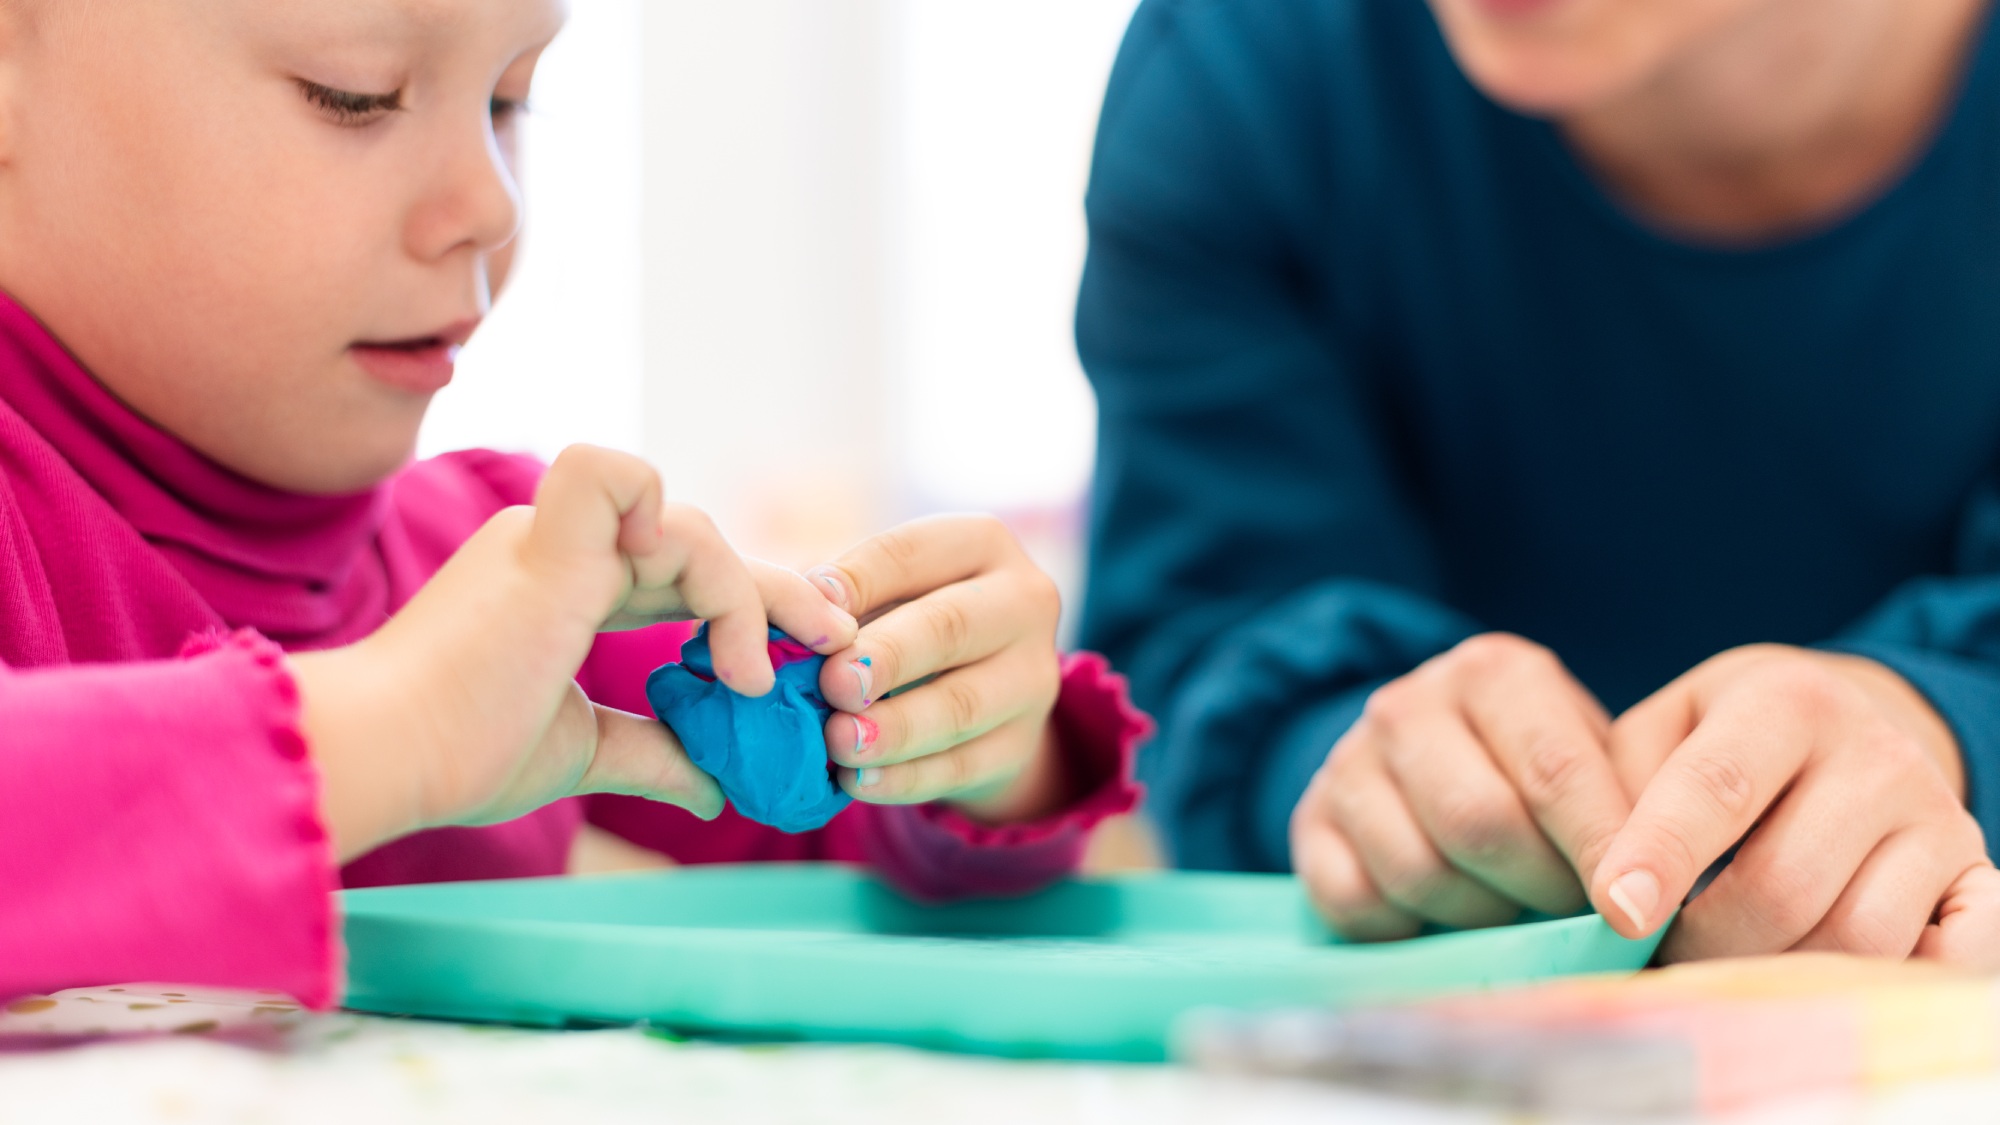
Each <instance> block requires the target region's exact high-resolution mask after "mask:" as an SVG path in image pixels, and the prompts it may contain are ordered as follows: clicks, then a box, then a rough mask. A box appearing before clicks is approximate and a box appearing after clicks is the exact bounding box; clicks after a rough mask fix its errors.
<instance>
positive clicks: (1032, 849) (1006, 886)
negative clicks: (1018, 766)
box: [858, 652, 1153, 900]
mask: <svg viewBox="0 0 2000 1125" xmlns="http://www.w3.org/2000/svg"><path fill="white" fill-rule="evenodd" d="M1051 721H1052V722H1053V723H1054V724H1055V733H1056V745H1057V747H1058V752H1059V753H1061V754H1062V757H1063V763H1064V765H1065V767H1066V769H1067V772H1068V774H1069V777H1070V791H1071V792H1072V793H1075V794H1077V796H1076V798H1075V800H1073V801H1071V802H1070V804H1069V806H1068V807H1067V808H1064V809H1062V810H1060V811H1058V812H1055V813H1052V814H1050V815H1048V816H1045V817H1043V818H1041V819H1039V820H1032V821H1026V822H1023V823H1019V824H1001V825H986V824H980V823H978V822H976V821H974V820H972V819H971V818H969V817H967V816H965V814H963V813H961V812H959V811H958V810H957V809H955V808H952V807H951V806H949V805H945V804H942V803H937V804H928V805H900V806H898V805H869V806H859V807H858V808H865V809H866V810H867V812H868V814H869V816H870V831H869V832H868V833H867V834H866V841H867V849H868V858H869V861H870V862H871V863H872V864H873V865H874V866H875V868H876V870H878V871H880V872H881V873H882V875H883V877H884V878H886V879H888V880H889V881H890V882H892V883H894V884H896V886H898V887H899V888H901V889H902V890H903V891H904V892H905V893H907V894H910V895H912V896H914V897H917V898H922V899H933V900H936V899H950V898H966V897H974V896H979V897H987V896H992V897H1001V896H1010V895H1022V894H1027V893H1029V892H1032V891H1036V890H1040V889H1041V888H1042V887H1045V886H1047V885H1048V884H1050V883H1052V882H1054V881H1056V880H1057V879H1060V878H1062V877H1064V876H1065V875H1069V874H1071V873H1073V872H1074V871H1075V870H1076V868H1077V865H1078V863H1080V862H1081V861H1082V859H1083V849H1084V845H1085V844H1087V843H1088V842H1089V840H1090V832H1091V830H1092V829H1093V828H1095V827H1097V825H1098V823H1099V822H1101V821H1103V820H1104V819H1105V818H1106V817H1109V816H1116V815H1118V814H1120V813H1126V812H1130V811H1132V809H1133V808H1134V807H1135V806H1137V805H1138V803H1139V797H1140V794H1141V792H1142V790H1141V788H1140V786H1139V783H1138V782H1137V781H1135V780H1133V777H1132V766H1133V760H1134V758H1135V757H1136V756H1137V753H1138V749H1139V746H1140V745H1141V744H1142V743H1144V742H1145V741H1146V739H1147V738H1149V737H1151V736H1152V733H1153V720H1152V719H1151V718H1149V717H1147V715H1146V714H1145V712H1143V711H1140V710H1139V709H1138V708H1137V707H1134V706H1133V705H1132V698H1131V694H1130V693H1129V692H1128V690H1127V689H1126V684H1125V677H1123V676H1121V675H1119V674H1118V673H1116V672H1113V671H1112V670H1111V666H1110V664H1109V663H1108V662H1107V661H1106V660H1105V659H1104V658H1103V657H1102V656H1099V655H1097V654H1096V653H1094V652H1078V653H1073V654H1071V655H1070V656H1069V657H1068V658H1067V659H1065V660H1064V661H1063V669H1062V692H1061V694H1060V695H1059V696H1058V697H1057V698H1056V707H1055V713H1054V714H1053V715H1052V716H1051Z"/></svg>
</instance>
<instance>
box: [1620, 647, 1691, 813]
mask: <svg viewBox="0 0 2000 1125" xmlns="http://www.w3.org/2000/svg"><path fill="white" fill-rule="evenodd" d="M1702 674H1703V673H1702V670H1701V669H1696V670H1694V671H1692V672H1689V673H1688V674H1686V675H1684V676H1681V677H1680V678H1679V679H1676V680H1675V681H1674V682H1672V683H1670V684H1668V685H1667V686H1666V687H1663V688H1661V689H1660V690H1658V691H1656V692H1654V693H1653V694H1652V695H1650V696H1647V697H1646V698H1645V699H1644V700H1642V701H1640V702H1639V703H1637V704H1635V705H1634V706H1633V707H1632V708H1631V709H1630V710H1628V711H1626V712H1625V713H1624V714H1622V715H1620V716H1618V721H1617V722H1615V723H1612V724H1611V732H1610V734H1609V736H1608V737H1607V738H1606V745H1607V747H1608V748H1609V750H1610V753H1611V768H1612V772H1613V773H1614V774H1615V775H1616V776H1617V778H1618V783H1619V785H1620V787H1621V788H1623V789H1624V791H1625V796H1626V799H1627V800H1628V801H1637V800H1638V799H1639V794H1641V793H1643V792H1645V791H1646V785H1647V784H1648V783H1649V782H1651V781H1652V780H1653V777H1654V775H1655V774H1657V773H1659V772H1660V767H1661V766H1663V765H1665V764H1666V762H1667V759H1668V758H1670V757H1672V756H1673V753H1674V750H1675V749H1676V748H1678V747H1679V746H1680V744H1681V743H1683V742H1686V741H1687V737H1688V735H1690V734H1693V733H1694V728H1695V723H1696V721H1697V720H1698V719H1699V718H1700V713H1699V712H1698V711H1697V710H1696V700H1697V695H1696V687H1697V685H1698V684H1699V683H1700V682H1701V678H1702Z"/></svg>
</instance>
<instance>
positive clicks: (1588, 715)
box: [1291, 633, 1631, 939]
mask: <svg viewBox="0 0 2000 1125" xmlns="http://www.w3.org/2000/svg"><path fill="white" fill-rule="evenodd" d="M1609 729H1610V719H1609V717H1608V716H1607V715H1606V714H1605V712H1604V708H1603V707H1602V706H1600V705H1599V704H1598V702H1597V700H1596V698H1595V697H1593V696H1592V695H1591V694H1590V692H1589V691H1587V690H1586V689H1585V688H1584V687H1583V685H1581V684H1579V683H1578V682H1577V681H1576V679H1575V678H1574V677H1573V676H1571V675H1570V673H1569V671H1568V670H1567V669H1565V668H1564V667H1563V665H1562V663H1561V661H1559V660H1557V659H1556V657H1555V655H1554V654H1553V653H1551V652H1549V651H1548V650H1547V649H1545V648H1542V647H1541V646H1539V645H1536V644H1532V643H1530V642H1528V641H1525V640H1522V639H1521V638H1519V637H1514V636H1509V635H1507V634H1502V633H1489V634H1485V635H1482V636H1478V637H1474V638H1472V639H1470V640H1468V641H1466V642H1464V643H1463V644H1460V645H1459V646H1458V647H1456V648H1454V649H1452V650H1451V651H1450V652H1447V653H1445V654H1444V655H1442V656H1439V657H1437V658H1435V659H1433V660H1431V661H1429V662H1428V663H1426V664H1424V665H1423V666H1421V667H1419V668H1418V669H1416V670H1415V671H1413V672H1411V673H1410V674H1409V675H1407V676H1404V677H1402V678H1401V679H1398V680H1395V681H1394V682H1392V683H1389V684H1387V685H1385V686H1383V687H1382V688H1380V689H1379V690H1377V691H1376V692H1375V693H1374V694H1373V695H1372V696H1371V697H1370V698H1369V700H1368V705H1367V708H1366V710H1365V711H1364V712H1363V714H1362V716H1361V719H1360V721H1359V722H1357V723H1356V724H1355V725H1354V726H1353V728H1352V729H1350V730H1349V731H1348V733H1347V734H1346V736H1344V737H1343V738H1342V739H1341V740H1340V742H1339V743H1338V744H1337V745H1335V746H1334V748H1333V752H1332V753H1331V754H1330V755H1328V757H1327V760H1326V764H1325V765H1323V766H1321V767H1320V770H1319V772H1318V773H1317V774H1316V775H1315V776H1314V777H1313V780H1312V783H1311V785H1310V786H1309V787H1308V788H1307V790H1306V794H1305V796H1304V798H1302V799H1301V800H1300V802H1299V804H1298V806H1297V808H1296V810H1295V811H1294V812H1293V814H1292V824H1291V836H1292V862H1293V866H1294V867H1295V869H1296V870H1297V871H1298V873H1299V875H1300V877H1301V878H1302V879H1303V880H1304V882H1305V886H1306V890H1307V892H1308V893H1309V894H1310V895H1311V897H1312V899H1313V902H1314V903H1315V904H1316V905H1317V906H1318V907H1319V909H1320V911H1321V912H1322V913H1323V914H1324V915H1325V916H1326V918H1327V920H1328V922H1329V923H1330V924H1331V925H1332V926H1333V927H1334V929H1336V930H1338V931H1339V932H1340V933H1342V934H1344V935H1346V936H1348V937H1351V938H1358V939H1381V938H1397V937H1407V936H1409V935H1411V934H1414V933H1416V932H1417V931H1418V929H1420V928H1421V927H1422V925H1423V924H1424V923H1425V922H1437V923H1442V924H1444V925H1450V926H1458V927H1469V926H1489V925H1497V924H1499V923H1502V922H1506V921H1509V920H1510V919H1512V918H1513V917H1514V916H1515V915H1516V914H1517V913H1519V911H1520V909H1521V908H1522V907H1524V906H1526V907H1532V908H1534V909H1536V910H1541V911H1545V912H1548V913H1552V914H1566V913H1570V912H1572V911H1574V910H1576V909H1578V908H1580V907H1581V906H1582V905H1583V903H1584V893H1583V886H1582V883H1581V881H1580V880H1579V878H1578V875H1577V872H1579V871H1581V872H1585V873H1586V874H1587V873H1588V872H1590V871H1591V870H1593V869H1594V868H1595V866H1596V864H1597V861H1598V857H1599V856H1601V855H1602V854H1603V852H1604V849H1605V848H1606V847H1607V846H1608V845H1609V844H1610V841H1611V839H1612V836H1613V834H1614V833H1616V831H1617V830H1618V827H1619V825H1620V824H1622V823H1623V822H1624V819H1625V816H1626V814H1627V813H1628V812H1629V811H1630V808H1631V805H1630V802H1629V799H1628V797H1627V795H1626V792H1625V791H1624V790H1623V789H1622V788H1620V785H1619V782H1618V778H1617V776H1616V774H1615V773H1614V771H1613V769H1612V766H1611V760H1610V757H1609V754H1608V751H1607V746H1606V737H1607V734H1608V732H1609Z"/></svg>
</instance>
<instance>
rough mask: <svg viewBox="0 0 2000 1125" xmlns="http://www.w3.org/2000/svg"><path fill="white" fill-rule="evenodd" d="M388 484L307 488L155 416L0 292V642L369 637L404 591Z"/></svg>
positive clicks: (292, 641) (22, 647) (27, 648)
mask: <svg viewBox="0 0 2000 1125" xmlns="http://www.w3.org/2000/svg"><path fill="white" fill-rule="evenodd" d="M388 493H389V490H388V489H387V488H377V489H373V490H370V491H368V492H363V493H359V494H355V495H349V496H307V495H301V494H298V493H292V492H285V491H282V490H279V489H275V488H271V487H268V486H266V485H262V484H259V483H257V482H255V481H252V480H250V479H248V478H246V477H243V476H241V475H239V474H237V473H235V472H232V471H231V470H229V469H226V468H223V467H222V466H220V465H218V464H216V463H215V462H213V461H211V460H209V459H208V458H206V457H204V456H203V455H201V454H200V453H198V452H196V451H194V450H193V449H191V448H189V447H188V446H187V445H186V444H185V443H183V442H182V441H181V440H180V439H178V438H176V437H174V436H173V435H171V434H168V433H167V432H165V431H163V430H161V429H160V428H159V427H157V426H155V425H153V424H152V423H150V422H148V421H146V420H145V419H143V418H141V417H139V416H138V415H137V414H135V413H133V412H132V411H131V410H130V409H129V408H127V407H126V406H125V405H124V404H123V403H121V402H120V401H118V399H117V398H115V397H114V396H113V395H112V394H111V393H110V392H109V391H108V390H106V389H105V388H104V386H103V385H102V384H101V383H99V382H98V381H97V380H96V379H95V378H93V377H92V376H91V375H90V373H89V372H87V371H85V370H84V368H83V366H82V365H81V364H80V363H78V362H77V360H76V358H75V357H74V356H72V355H70V354H69V352H68V351H67V350H65V349H64V348H63V346H62V345H61V343H59V342H58V341H57V340H56V339H55V338H54V337H53V336H52V335H50V333H49V331H48V330H47V329H46V328H44V327H43V326H42V325H41V324H40V323H39V322H38V321H37V320H36V319H35V318H34V317H33V316H32V315H31V314H30V313H28V311H27V310H25V309H23V308H22V307H21V306H20V305H19V304H17V303H16V302H14V301H13V300H11V299H9V298H7V297H6V296H5V295H0V610H4V611H5V612H4V614H0V659H4V660H6V661H7V662H8V663H12V664H16V665H22V664H26V665H36V664H51V663H68V662H73V661H102V660H128V659H141V658H148V657H162V656H171V655H173V653H174V652H175V651H177V650H178V648H179V646H180V644H181V643H182V641H183V640H184V639H185V637H186V636H187V634H188V633H190V632H199V631H201V630H203V629H207V628H214V627H219V626H223V627H230V628H237V627H244V626H248V627H251V628H255V629H257V630H259V631H260V632H262V633H264V634H265V635H266V636H268V637H270V638H271V639H273V640H275V641H277V642H278V643H280V644H281V645H284V646H285V647H287V648H322V647H330V646H333V645H338V644H345V643H348V642H350V641H353V640H357V639H359V638H360V637H362V636H365V635H366V634H367V633H369V632H370V631H372V630H373V629H374V628H375V627H376V626H378V625H379V624H380V623H381V622H382V621H383V620H384V619H385V618H386V616H387V614H388V612H389V610H390V608H391V596H390V589H389V585H390V584H389V581H388V575H387V569H386V567H385V565H384V563H383V560H382V557H381V552H380V550H379V549H377V538H378V533H379V532H380V530H381V526H382V522H383V516H384V512H385V509H386V505H387V499H388Z"/></svg>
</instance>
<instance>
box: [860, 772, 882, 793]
mask: <svg viewBox="0 0 2000 1125" xmlns="http://www.w3.org/2000/svg"><path fill="white" fill-rule="evenodd" d="M881 780H882V771H881V770H880V769H865V770H855V771H854V787H855V788H857V789H869V788H873V787H874V785H875V784H876V783H877V782H879V781H881Z"/></svg>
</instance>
